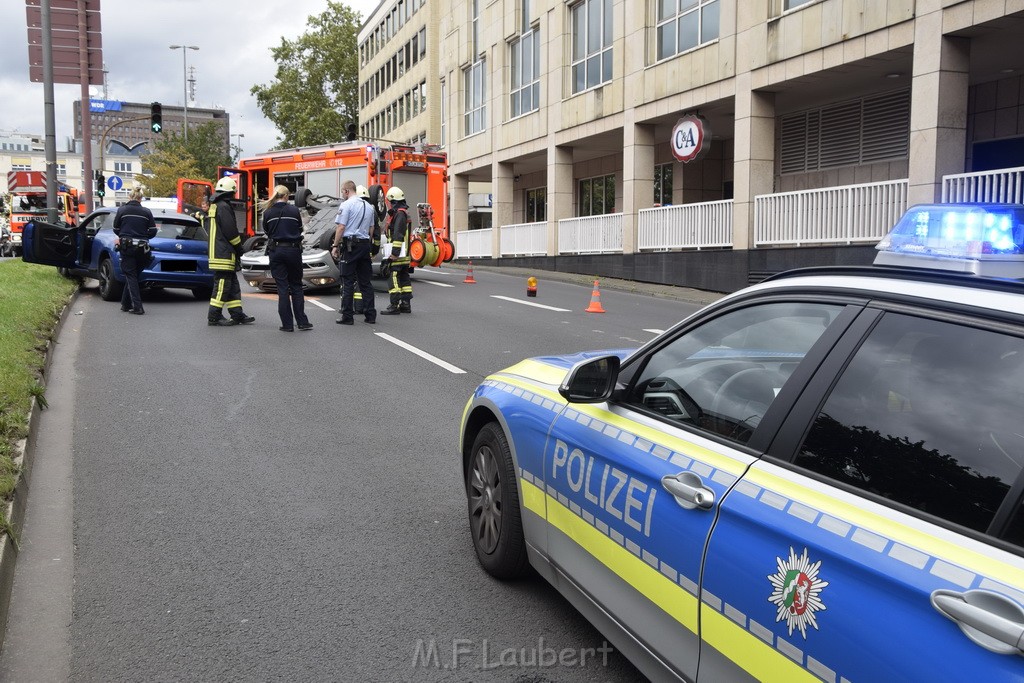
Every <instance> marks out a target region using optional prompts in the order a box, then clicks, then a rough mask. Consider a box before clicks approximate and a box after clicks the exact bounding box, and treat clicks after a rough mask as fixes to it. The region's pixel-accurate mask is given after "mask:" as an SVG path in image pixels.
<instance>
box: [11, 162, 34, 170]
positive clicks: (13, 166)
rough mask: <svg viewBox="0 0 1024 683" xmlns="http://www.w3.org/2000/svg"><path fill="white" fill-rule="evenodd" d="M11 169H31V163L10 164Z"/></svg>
mask: <svg viewBox="0 0 1024 683" xmlns="http://www.w3.org/2000/svg"><path fill="white" fill-rule="evenodd" d="M11 170H12V171H31V170H32V164H11Z"/></svg>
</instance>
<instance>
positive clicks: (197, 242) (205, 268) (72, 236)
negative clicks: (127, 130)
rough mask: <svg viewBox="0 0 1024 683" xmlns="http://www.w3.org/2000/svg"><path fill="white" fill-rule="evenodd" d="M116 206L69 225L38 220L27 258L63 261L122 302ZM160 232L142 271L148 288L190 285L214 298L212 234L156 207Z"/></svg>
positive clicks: (30, 232) (30, 229)
mask: <svg viewBox="0 0 1024 683" xmlns="http://www.w3.org/2000/svg"><path fill="white" fill-rule="evenodd" d="M116 213H117V209H116V208H115V207H104V208H100V209H97V210H96V211H93V212H92V213H91V214H89V215H88V216H87V217H86V218H85V220H83V221H82V223H81V225H79V226H77V227H75V226H64V225H53V224H50V223H43V222H41V221H35V222H33V223H29V224H28V225H27V226H26V227H25V234H24V236H23V243H24V249H23V253H22V258H23V259H24V260H25V261H27V262H29V263H41V264H44V265H50V266H57V267H58V268H60V269H61V271H62V272H65V273H67V274H70V275H78V276H85V277H91V278H95V279H96V280H99V283H100V296H101V297H102V298H103V299H104V301H120V300H121V291H122V290H123V289H124V284H125V279H124V273H122V272H121V254H120V252H118V251H117V250H115V249H114V242H115V240H116V239H117V235H115V234H114V230H113V225H114V215H115V214H116ZM153 218H154V219H155V220H156V225H157V233H156V237H154V238H153V239H151V240H150V241H149V246H150V248H151V249H152V255H153V258H152V260H151V261H150V263H149V265H147V266H146V268H145V270H143V271H142V273H141V274H140V275H139V286H140V287H142V288H143V289H163V288H174V289H188V290H191V291H192V294H193V295H194V296H195V298H197V299H208V298H210V293H211V291H212V289H213V273H211V272H210V268H209V265H208V263H207V258H208V257H207V248H208V243H209V235H208V234H207V232H206V229H205V228H204V227H203V226H202V224H200V222H199V221H198V220H196V219H195V218H193V217H192V216H188V215H185V214H181V213H176V212H173V211H154V212H153Z"/></svg>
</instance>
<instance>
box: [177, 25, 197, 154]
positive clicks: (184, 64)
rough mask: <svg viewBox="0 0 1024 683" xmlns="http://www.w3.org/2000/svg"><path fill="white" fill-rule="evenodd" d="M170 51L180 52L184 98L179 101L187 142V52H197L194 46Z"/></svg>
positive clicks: (180, 46)
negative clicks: (183, 114) (183, 116)
mask: <svg viewBox="0 0 1024 683" xmlns="http://www.w3.org/2000/svg"><path fill="white" fill-rule="evenodd" d="M171 49H172V50H181V75H182V79H183V86H184V87H183V93H184V97H183V98H182V100H181V106H182V110H183V111H184V113H185V142H188V57H187V55H188V50H198V49H199V47H197V46H196V45H171Z"/></svg>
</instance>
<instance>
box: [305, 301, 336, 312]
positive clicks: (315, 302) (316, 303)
mask: <svg viewBox="0 0 1024 683" xmlns="http://www.w3.org/2000/svg"><path fill="white" fill-rule="evenodd" d="M306 301H308V302H309V303H311V304H313V305H314V306H319V307H320V308H322V309H324V310H325V311H332V312H333V311H334V308H333V307H331V306H328V305H327V304H322V303H320V301H319V299H306Z"/></svg>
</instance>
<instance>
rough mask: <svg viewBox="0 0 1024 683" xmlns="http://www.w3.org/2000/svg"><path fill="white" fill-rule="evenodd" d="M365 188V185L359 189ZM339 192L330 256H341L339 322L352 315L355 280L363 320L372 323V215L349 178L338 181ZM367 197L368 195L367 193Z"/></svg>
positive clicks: (374, 311)
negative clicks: (339, 200)
mask: <svg viewBox="0 0 1024 683" xmlns="http://www.w3.org/2000/svg"><path fill="white" fill-rule="evenodd" d="M363 191H364V192H365V191H366V188H363ZM341 193H342V195H344V196H345V197H347V199H346V200H345V201H344V202H342V204H341V206H339V207H338V216H337V218H335V221H334V222H335V223H337V224H338V227H337V228H336V229H335V232H334V243H333V244H332V246H331V256H333V257H335V258H339V257H340V259H341V278H342V289H341V317H340V318H338V320H337V323H338V324H339V325H351V324H352V322H353V317H354V305H353V301H354V298H355V296H354V294H355V289H356V281H357V280H358V282H359V293H360V294H361V298H362V304H363V310H362V313H363V321H364V322H367V323H369V324H370V325H373V324H375V323H376V322H377V308H376V306H375V305H374V294H373V283H372V281H371V280H372V277H373V257H372V256H371V249H372V247H373V243H372V236H373V231H374V227H375V226H374V223H375V221H376V217H375V215H374V212H373V207H372V206H370V204H369V202H365V201H363V199H362V198H361V197H360V196H359V192H358V188H357V187H356V184H355V183H354V182H352V181H351V180H346V181H345V182H344V183H342V186H341ZM367 196H369V195H367Z"/></svg>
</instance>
